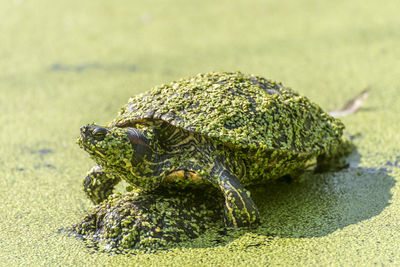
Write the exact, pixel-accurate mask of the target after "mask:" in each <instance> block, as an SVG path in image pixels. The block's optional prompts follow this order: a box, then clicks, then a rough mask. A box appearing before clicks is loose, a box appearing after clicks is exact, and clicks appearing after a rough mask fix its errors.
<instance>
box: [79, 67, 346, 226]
mask: <svg viewBox="0 0 400 267" xmlns="http://www.w3.org/2000/svg"><path fill="white" fill-rule="evenodd" d="M343 130H344V125H343V123H342V122H341V121H340V120H338V119H336V118H334V117H332V116H330V115H329V114H328V113H326V112H324V111H323V110H322V108H321V107H319V106H318V105H317V104H315V103H313V102H311V101H310V100H309V99H308V98H307V97H305V96H302V95H300V94H299V93H297V92H296V91H294V90H292V89H290V88H289V87H285V86H283V85H282V83H280V82H275V81H272V80H269V79H266V78H264V77H262V76H259V75H253V74H245V73H242V72H239V71H236V72H209V73H200V74H197V75H195V76H191V77H188V78H183V79H180V80H177V81H174V82H171V83H169V84H164V85H161V86H156V87H154V88H152V89H150V90H149V91H147V92H144V93H142V94H139V95H137V96H134V97H132V98H130V99H129V101H128V103H127V104H126V105H124V106H123V107H122V108H121V110H120V111H119V113H118V115H117V116H116V118H115V119H114V120H112V121H111V122H109V123H108V124H106V125H105V126H99V125H96V124H87V125H84V126H82V127H81V129H80V137H79V138H78V141H77V143H78V144H79V145H80V147H81V148H83V149H84V150H85V151H86V152H88V153H89V155H90V156H91V158H92V159H94V161H95V162H96V163H97V165H96V166H95V167H93V168H92V169H91V170H90V171H89V172H88V174H87V175H86V177H85V179H84V181H83V188H84V191H85V193H86V195H87V197H88V198H89V199H91V200H92V202H93V203H95V204H97V203H101V202H102V201H104V200H105V199H107V197H108V196H109V195H110V194H112V191H113V188H114V187H115V185H116V184H118V183H119V182H120V181H121V180H125V181H126V182H127V183H128V184H129V186H128V187H127V189H128V191H129V189H130V190H131V189H132V188H136V189H139V190H142V191H143V192H152V191H153V190H155V189H156V188H158V187H159V186H161V185H169V184H174V185H175V186H176V185H177V186H182V187H187V186H197V185H200V184H204V183H208V184H212V185H213V186H215V187H216V188H218V189H219V191H220V192H221V193H222V196H223V199H224V200H225V204H224V216H223V217H224V221H225V225H226V226H227V227H232V228H240V227H253V226H257V225H259V223H260V214H259V211H258V209H257V207H256V205H255V203H254V201H253V200H252V198H251V195H250V191H249V190H248V188H250V187H251V186H262V185H266V184H267V182H268V181H271V180H274V179H278V178H281V177H286V176H289V177H297V176H299V175H300V174H301V173H303V172H304V170H306V169H307V166H309V164H310V162H317V164H318V162H324V163H326V162H333V161H332V160H330V159H337V158H339V157H338V156H337V155H340V156H342V155H343V154H345V152H344V151H347V152H348V151H350V150H351V149H349V147H350V145H349V144H350V141H348V140H347V139H346V138H344V137H343ZM317 164H316V165H317ZM221 199H222V198H221Z"/></svg>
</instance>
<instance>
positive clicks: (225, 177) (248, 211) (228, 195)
mask: <svg viewBox="0 0 400 267" xmlns="http://www.w3.org/2000/svg"><path fill="white" fill-rule="evenodd" d="M214 176H215V178H217V183H218V186H219V187H220V189H221V191H222V193H223V194H224V197H225V216H224V217H225V224H226V225H227V226H229V227H234V228H237V227H248V226H255V225H258V223H259V222H260V214H259V212H258V210H257V207H256V205H255V204H254V202H253V200H252V199H251V197H250V194H249V192H248V191H246V189H244V188H243V186H242V185H241V184H240V182H239V179H238V178H237V177H236V176H235V175H233V174H232V173H231V172H230V171H228V170H226V169H222V170H220V171H219V172H214Z"/></svg>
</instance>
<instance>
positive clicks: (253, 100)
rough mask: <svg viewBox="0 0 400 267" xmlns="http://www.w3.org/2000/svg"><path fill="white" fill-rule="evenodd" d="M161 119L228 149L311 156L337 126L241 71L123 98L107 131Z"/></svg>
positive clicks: (332, 139) (302, 100) (283, 90)
mask: <svg viewBox="0 0 400 267" xmlns="http://www.w3.org/2000/svg"><path fill="white" fill-rule="evenodd" d="M153 120H163V121H165V122H168V123H170V124H172V125H174V126H176V127H181V128H183V129H186V130H188V131H192V132H196V133H199V134H201V135H204V136H207V137H209V138H212V139H214V140H215V139H216V140H219V141H221V142H223V143H226V144H230V145H231V146H233V147H234V148H235V147H236V148H256V149H259V148H263V149H268V150H283V151H290V152H297V153H315V152H318V151H323V150H326V149H329V148H330V147H331V146H333V145H337V144H338V143H339V142H340V140H341V136H342V132H343V128H344V126H343V124H342V123H341V122H340V121H339V120H337V119H335V118H333V117H331V116H330V115H328V114H327V113H325V112H324V111H323V110H322V109H321V108H320V107H319V106H318V105H316V104H314V103H312V102H311V101H309V100H308V99H307V98H306V97H304V96H300V95H299V94H298V93H296V92H294V91H293V90H291V89H289V88H287V87H284V86H283V85H282V84H281V83H277V82H274V81H271V80H267V79H265V78H263V77H260V76H256V75H246V74H243V73H241V72H232V73H228V72H211V73H201V74H198V75H196V76H193V77H189V78H187V79H181V80H179V81H175V82H172V83H170V84H165V85H161V86H157V87H154V88H153V89H151V90H150V91H147V92H145V93H143V94H141V95H138V96H135V97H133V98H131V99H129V102H128V103H127V104H126V105H125V106H124V107H122V110H121V111H120V112H119V114H118V116H117V117H116V118H115V120H114V121H112V122H111V123H110V124H109V126H117V127H125V126H134V125H136V124H138V123H145V122H146V121H147V122H148V121H153Z"/></svg>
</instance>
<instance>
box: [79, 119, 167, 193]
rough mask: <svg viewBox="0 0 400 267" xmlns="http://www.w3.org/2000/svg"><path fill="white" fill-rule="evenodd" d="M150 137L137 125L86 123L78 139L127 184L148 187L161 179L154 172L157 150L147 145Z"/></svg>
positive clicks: (103, 164) (81, 144)
mask: <svg viewBox="0 0 400 267" xmlns="http://www.w3.org/2000/svg"><path fill="white" fill-rule="evenodd" d="M153 138H154V137H153V135H151V134H149V133H146V132H145V131H142V130H140V129H136V128H130V127H127V128H119V127H111V128H106V127H101V126H97V125H86V126H83V127H81V135H80V137H79V138H78V141H77V143H78V145H79V146H80V147H81V148H83V149H84V150H85V151H86V152H88V153H89V155H90V157H91V158H92V159H93V160H94V161H96V163H97V164H99V165H102V166H103V167H104V168H105V169H108V170H110V171H112V172H113V173H115V174H117V175H118V176H121V178H123V179H124V180H126V181H127V182H128V183H130V184H133V185H135V186H137V187H140V188H143V189H145V190H151V189H154V188H155V187H157V186H158V185H159V183H160V182H161V181H160V179H159V178H158V176H157V175H156V172H157V164H156V159H157V154H156V153H155V152H154V151H155V150H154V149H153V148H152V147H151V146H150V143H154V142H152V141H154V140H152V139H153Z"/></svg>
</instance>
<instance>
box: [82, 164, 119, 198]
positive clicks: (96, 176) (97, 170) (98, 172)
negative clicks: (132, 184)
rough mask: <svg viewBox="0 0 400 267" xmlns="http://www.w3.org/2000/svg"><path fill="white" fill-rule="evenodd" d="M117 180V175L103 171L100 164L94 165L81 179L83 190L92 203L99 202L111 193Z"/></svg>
mask: <svg viewBox="0 0 400 267" xmlns="http://www.w3.org/2000/svg"><path fill="white" fill-rule="evenodd" d="M119 181H121V179H120V178H119V177H117V176H115V175H113V174H111V173H109V172H106V171H104V169H103V167H102V166H94V167H93V168H92V169H91V170H90V171H89V172H88V173H87V174H86V177H85V178H84V180H83V191H84V192H85V193H86V196H87V197H88V198H89V199H90V200H91V201H92V202H93V203H94V204H99V203H101V202H102V201H103V200H105V199H106V198H107V197H108V196H109V195H111V194H112V191H113V189H114V186H115V185H116V184H118V182H119Z"/></svg>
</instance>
